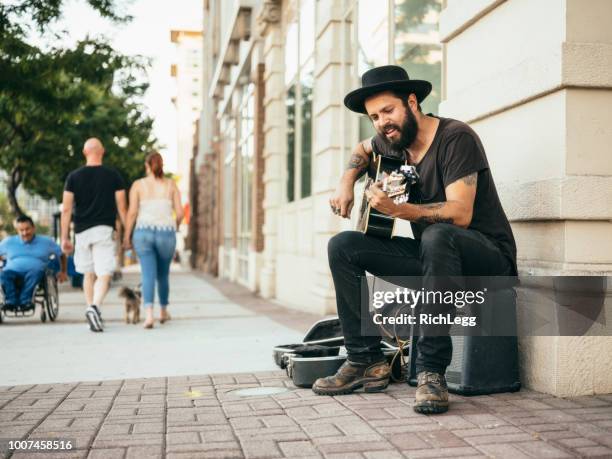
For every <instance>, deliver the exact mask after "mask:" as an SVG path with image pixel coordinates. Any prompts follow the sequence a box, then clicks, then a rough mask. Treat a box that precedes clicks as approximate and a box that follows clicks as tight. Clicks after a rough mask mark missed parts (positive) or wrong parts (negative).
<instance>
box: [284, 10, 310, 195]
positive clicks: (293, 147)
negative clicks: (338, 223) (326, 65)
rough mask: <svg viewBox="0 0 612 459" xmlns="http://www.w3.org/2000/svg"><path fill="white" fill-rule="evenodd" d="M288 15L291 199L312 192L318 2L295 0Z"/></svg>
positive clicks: (288, 171) (289, 192) (286, 78)
mask: <svg viewBox="0 0 612 459" xmlns="http://www.w3.org/2000/svg"><path fill="white" fill-rule="evenodd" d="M286 14H287V21H286V24H287V29H286V37H285V92H286V94H285V95H286V97H285V101H286V102H285V103H286V111H287V200H288V201H290V202H291V201H294V200H296V199H301V198H305V197H308V196H310V194H311V191H312V190H311V188H312V187H311V183H312V168H311V164H312V134H313V133H312V100H313V89H314V44H315V2H314V0H294V1H293V2H291V3H289V5H288V8H287V12H286Z"/></svg>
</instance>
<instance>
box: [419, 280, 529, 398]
mask: <svg viewBox="0 0 612 459" xmlns="http://www.w3.org/2000/svg"><path fill="white" fill-rule="evenodd" d="M479 320H481V321H482V323H488V324H492V323H495V322H499V323H502V322H503V323H504V325H503V326H502V327H501V328H502V329H503V330H505V331H507V330H509V329H512V328H514V327H510V328H509V327H508V326H507V324H508V322H506V321H508V320H510V321H514V322H516V292H515V291H514V289H513V288H508V289H502V290H496V291H490V292H489V293H488V294H487V295H486V301H485V303H484V304H483V305H482V306H481V308H480V310H479ZM487 330H488V331H489V332H490V330H491V328H488V329H487ZM455 331H456V330H455ZM514 331H516V329H515V328H514ZM489 334H491V333H489ZM417 339H418V336H412V339H411V350H410V370H409V378H408V382H409V384H410V385H412V386H416V385H417V375H416V371H415V361H416V354H417V350H416V342H417ZM451 340H452V342H453V358H452V360H451V363H450V365H449V366H448V368H447V369H446V381H447V383H448V389H449V391H450V392H453V393H456V394H460V395H486V394H493V393H498V392H516V391H518V390H519V389H520V388H521V383H520V380H519V370H518V341H517V337H516V334H514V335H513V336H460V335H459V334H458V333H457V334H455V335H454V334H453V328H451Z"/></svg>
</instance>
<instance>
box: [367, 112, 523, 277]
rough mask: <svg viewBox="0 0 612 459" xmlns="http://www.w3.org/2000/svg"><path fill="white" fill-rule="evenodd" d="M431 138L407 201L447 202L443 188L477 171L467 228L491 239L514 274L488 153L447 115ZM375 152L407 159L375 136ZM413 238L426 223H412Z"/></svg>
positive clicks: (512, 252) (511, 238)
mask: <svg viewBox="0 0 612 459" xmlns="http://www.w3.org/2000/svg"><path fill="white" fill-rule="evenodd" d="M439 119H440V124H439V126H438V130H437V131H436V134H435V137H434V140H433V142H432V144H431V146H430V147H429V150H427V153H426V154H425V156H423V158H422V159H421V161H420V162H419V163H418V164H417V165H416V166H415V167H416V169H417V172H418V173H419V177H420V178H419V182H418V183H417V184H416V185H414V186H413V187H412V189H411V192H410V202H412V203H415V204H427V203H431V202H442V201H446V193H445V188H446V187H447V186H448V185H450V184H451V183H453V182H455V181H457V180H458V179H460V178H462V177H465V176H466V175H470V174H473V173H474V172H477V173H478V182H477V185H476V197H475V199H474V209H473V215H472V222H471V223H470V226H469V227H468V228H469V229H471V230H476V231H479V232H480V233H482V234H484V235H485V236H487V237H488V238H489V239H490V240H492V241H493V242H494V243H495V244H496V245H497V246H498V247H499V248H500V250H501V251H502V253H503V254H504V255H505V256H506V257H507V258H508V260H509V261H510V262H511V264H512V266H513V270H514V273H513V274H516V243H515V242H514V236H513V234H512V229H511V228H510V223H508V218H507V217H506V214H505V213H504V209H503V208H502V205H501V202H500V201H499V197H498V195H497V189H496V188H495V183H494V182H493V176H492V175H491V170H490V169H489V163H488V162H487V156H486V154H485V151H484V147H483V146H482V143H481V142H480V139H479V138H478V135H477V134H476V133H475V132H474V131H473V130H472V128H470V127H469V126H468V125H467V124H465V123H462V122H461V121H457V120H453V119H450V118H439ZM372 147H373V149H374V151H375V152H376V153H380V154H383V155H385V156H391V157H396V158H401V159H402V160H404V159H405V158H406V154H405V152H396V151H393V150H392V149H391V147H390V146H389V145H388V144H387V143H386V142H385V141H384V139H383V138H382V137H381V136H380V135H377V136H375V137H374V138H372ZM410 225H411V226H412V232H413V234H414V237H415V238H416V239H420V238H421V234H422V233H423V230H424V229H425V228H426V227H427V226H428V225H429V224H427V223H414V222H411V224H410Z"/></svg>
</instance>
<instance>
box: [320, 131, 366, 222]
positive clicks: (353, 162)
mask: <svg viewBox="0 0 612 459" xmlns="http://www.w3.org/2000/svg"><path fill="white" fill-rule="evenodd" d="M371 159H372V143H371V141H370V139H366V140H362V141H361V142H359V143H358V144H357V146H356V147H355V149H354V150H353V153H352V154H351V158H350V159H349V162H348V165H347V168H346V170H345V171H344V174H343V175H342V178H341V179H340V183H339V184H338V187H337V188H336V192H335V193H334V194H333V196H332V198H331V199H330V200H329V205H330V207H331V208H332V210H333V209H338V212H337V214H338V215H340V216H341V217H344V218H350V215H351V209H352V208H353V204H354V193H353V188H354V187H355V182H356V181H357V180H358V179H359V178H360V177H361V176H362V175H363V174H365V173H366V172H367V170H368V167H370V160H371Z"/></svg>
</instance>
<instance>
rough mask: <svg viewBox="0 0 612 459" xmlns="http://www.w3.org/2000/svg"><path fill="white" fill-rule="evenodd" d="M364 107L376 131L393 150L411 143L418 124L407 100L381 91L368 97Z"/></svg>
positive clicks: (400, 148)
mask: <svg viewBox="0 0 612 459" xmlns="http://www.w3.org/2000/svg"><path fill="white" fill-rule="evenodd" d="M365 107H366V111H367V112H368V116H369V117H370V120H372V123H373V124H374V128H375V129H376V132H378V133H379V134H380V135H381V137H382V138H383V139H384V141H385V142H387V144H389V146H390V147H391V148H392V149H393V150H398V151H400V150H404V149H406V148H408V147H410V145H412V142H414V139H416V136H417V133H418V131H419V126H418V123H417V120H416V117H415V116H414V114H413V113H412V110H410V108H409V107H408V103H407V102H406V103H404V101H402V100H401V99H399V98H397V97H396V96H395V95H394V94H393V93H392V92H383V93H380V94H376V95H374V96H372V97H370V98H368V99H367V100H366V102H365Z"/></svg>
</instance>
